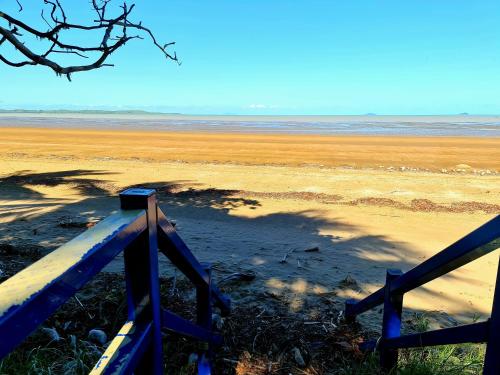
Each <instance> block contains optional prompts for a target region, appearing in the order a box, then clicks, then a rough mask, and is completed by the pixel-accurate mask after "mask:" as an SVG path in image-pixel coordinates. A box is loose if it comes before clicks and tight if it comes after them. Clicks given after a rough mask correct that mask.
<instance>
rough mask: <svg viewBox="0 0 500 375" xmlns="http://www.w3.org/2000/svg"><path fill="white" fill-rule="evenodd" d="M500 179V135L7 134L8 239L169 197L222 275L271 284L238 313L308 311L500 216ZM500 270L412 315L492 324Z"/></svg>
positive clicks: (4, 214)
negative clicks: (261, 305) (249, 276)
mask: <svg viewBox="0 0 500 375" xmlns="http://www.w3.org/2000/svg"><path fill="white" fill-rule="evenodd" d="M499 171H500V138H479V137H478V138H472V137H471V138H463V137H453V138H452V137H449V138H444V137H368V136H314V135H300V136H299V135H264V134H202V133H178V132H177V133H176V132H137V131H109V130H106V131H98V130H62V129H40V128H37V129H30V128H23V129H16V128H1V129H0V244H4V243H10V244H13V245H14V246H17V247H20V248H21V247H24V248H29V247H38V248H42V249H43V250H44V251H50V250H52V249H54V248H55V247H57V246H59V245H61V244H62V243H64V242H66V241H67V240H69V239H70V238H72V237H74V236H75V235H77V234H78V233H80V232H81V231H82V230H84V229H85V225H86V224H87V223H92V222H95V221H97V220H99V219H100V218H102V217H104V216H106V215H108V214H109V213H110V212H112V211H113V210H116V209H117V208H118V199H117V193H118V192H119V191H120V190H122V189H124V188H126V187H129V186H146V187H154V188H156V189H157V190H158V192H159V193H158V195H159V199H160V205H161V207H162V208H163V209H164V211H165V212H166V213H167V215H168V216H169V217H170V218H171V219H173V220H175V221H176V223H177V228H178V230H179V232H180V234H181V236H182V237H183V238H184V240H185V241H186V243H187V244H188V245H189V246H190V247H191V248H192V250H193V252H194V253H195V254H196V256H198V257H199V258H200V259H201V260H203V261H210V262H213V263H214V265H215V276H216V277H218V278H220V277H224V276H225V275H227V274H229V273H232V272H237V271H249V272H250V271H251V272H255V273H256V275H257V277H256V278H255V280H254V281H253V282H251V283H248V284H247V285H243V286H240V287H239V288H238V289H235V290H234V291H233V293H232V296H233V298H234V299H235V301H236V303H241V302H242V301H245V300H247V299H251V298H252V294H255V293H257V292H265V293H271V294H272V295H275V296H276V298H282V299H286V300H287V301H289V302H290V306H292V307H291V308H294V309H297V310H302V311H304V312H305V313H307V311H310V310H311V309H313V308H314V304H315V303H317V301H318V299H325V298H328V299H329V300H331V303H333V304H336V305H341V304H342V303H343V301H344V300H345V298H347V297H355V298H361V297H363V296H365V295H366V294H368V293H370V292H372V291H374V290H375V289H377V288H379V287H380V286H381V285H382V283H383V280H384V277H385V269H386V268H400V269H402V270H403V271H407V270H409V269H410V268H411V267H413V266H414V265H416V264H418V263H420V262H422V261H423V260H425V259H427V258H429V257H430V256H432V255H433V254H435V253H436V252H438V251H439V250H441V249H443V248H444V247H446V246H447V245H449V244H450V243H452V242H454V241H455V240H457V239H459V238H460V237H462V236H463V235H465V234H467V233H468V232H469V231H471V230H473V229H475V228H476V227H477V226H479V225H481V224H482V223H484V222H486V221H488V220H489V219H491V218H492V217H494V216H495V215H497V214H499V213H500V175H499V173H498V172H499ZM67 223H70V224H71V223H73V224H75V225H72V224H71V225H66V224H67ZM80 223H82V225H79V224H80ZM315 247H317V248H318V249H319V251H314V252H305V250H307V249H311V248H315ZM285 254H288V256H287V257H286V262H282V260H283V258H284V256H285ZM497 266H498V254H497V253H496V252H495V253H493V254H490V255H488V256H485V257H483V258H482V259H480V260H478V261H476V262H474V263H472V264H470V265H468V266H466V267H464V268H462V269H459V270H457V271H455V272H453V273H451V274H449V275H448V276H446V277H443V278H441V279H439V280H437V281H435V282H431V283H429V284H427V285H425V286H424V287H422V288H420V289H419V290H417V291H415V292H412V293H409V294H408V295H407V296H406V297H405V307H406V308H407V310H408V311H410V312H411V311H431V312H433V314H434V315H435V316H438V317H439V316H441V313H440V312H442V311H447V312H449V313H450V314H451V316H452V317H453V318H454V319H458V320H460V321H467V322H470V321H471V319H472V318H473V316H475V314H479V315H480V316H482V317H485V316H487V315H488V314H489V311H490V308H491V299H492V293H493V286H494V281H495V275H496V270H497ZM120 267H121V262H120V259H117V261H116V262H114V263H113V264H112V265H111V266H110V269H112V270H119V269H120ZM162 272H164V273H169V272H172V271H171V269H170V268H169V266H168V263H167V261H163V262H162ZM347 276H350V280H351V281H355V282H349V283H345V282H343V280H345V279H346V277H347ZM377 317H380V315H379V314H378V313H377V312H373V313H371V314H368V315H367V317H366V318H365V319H366V321H367V322H368V323H369V322H371V321H373V318H377ZM449 319H450V318H448V317H446V319H444V320H449Z"/></svg>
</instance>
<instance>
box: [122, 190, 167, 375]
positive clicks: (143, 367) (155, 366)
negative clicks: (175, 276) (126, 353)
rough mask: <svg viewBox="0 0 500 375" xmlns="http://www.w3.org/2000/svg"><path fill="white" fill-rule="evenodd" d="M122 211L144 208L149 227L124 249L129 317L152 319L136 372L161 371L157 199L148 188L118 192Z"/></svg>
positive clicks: (161, 372) (133, 318)
mask: <svg viewBox="0 0 500 375" xmlns="http://www.w3.org/2000/svg"><path fill="white" fill-rule="evenodd" d="M120 203H121V208H122V209H123V210H132V209H144V210H146V218H147V225H148V229H147V232H145V233H144V234H143V235H142V236H141V237H140V238H139V240H138V241H136V242H135V243H133V244H132V245H131V246H129V247H127V249H125V252H124V259H125V278H126V284H127V302H128V315H129V320H135V321H150V322H151V321H152V323H153V330H152V337H151V341H150V344H149V347H148V348H147V349H146V351H145V354H144V357H143V358H142V360H141V361H140V363H139V366H138V368H137V372H136V373H141V374H154V375H160V374H163V343H162V334H161V307H160V284H159V275H158V239H157V202H156V192H155V190H151V189H128V190H125V191H123V192H122V193H120Z"/></svg>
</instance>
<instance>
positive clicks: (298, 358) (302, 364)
mask: <svg viewBox="0 0 500 375" xmlns="http://www.w3.org/2000/svg"><path fill="white" fill-rule="evenodd" d="M292 354H293V359H294V360H295V363H297V364H298V365H299V366H300V367H306V362H305V361H304V357H302V353H301V352H300V350H299V348H297V347H294V348H293V349H292Z"/></svg>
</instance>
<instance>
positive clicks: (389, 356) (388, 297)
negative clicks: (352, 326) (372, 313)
mask: <svg viewBox="0 0 500 375" xmlns="http://www.w3.org/2000/svg"><path fill="white" fill-rule="evenodd" d="M402 274H403V272H401V271H400V270H392V269H389V270H387V273H386V278H385V289H384V293H385V295H384V316H383V320H382V339H381V344H380V365H381V367H382V368H384V369H386V370H390V369H392V368H394V367H395V366H396V365H397V363H398V350H397V349H388V348H384V340H385V339H389V338H392V337H399V336H400V335H401V311H402V309H403V295H402V294H400V295H397V294H396V295H395V294H391V283H392V282H393V281H394V280H396V279H397V278H398V277H399V276H401V275H402Z"/></svg>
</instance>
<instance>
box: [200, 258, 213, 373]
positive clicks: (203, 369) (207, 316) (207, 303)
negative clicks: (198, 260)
mask: <svg viewBox="0 0 500 375" xmlns="http://www.w3.org/2000/svg"><path fill="white" fill-rule="evenodd" d="M201 266H202V267H203V269H204V270H205V272H206V273H207V276H208V280H207V284H205V285H199V286H197V287H196V323H197V324H198V325H199V326H201V327H203V328H205V329H207V330H209V331H212V296H211V293H212V270H211V265H210V264H208V263H202V264H201ZM201 345H202V348H201V350H200V353H199V355H200V356H199V361H198V373H199V374H200V375H201V374H203V375H205V374H210V372H211V370H210V367H211V366H210V359H209V357H210V356H211V355H212V353H211V348H210V345H209V344H208V343H201Z"/></svg>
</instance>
